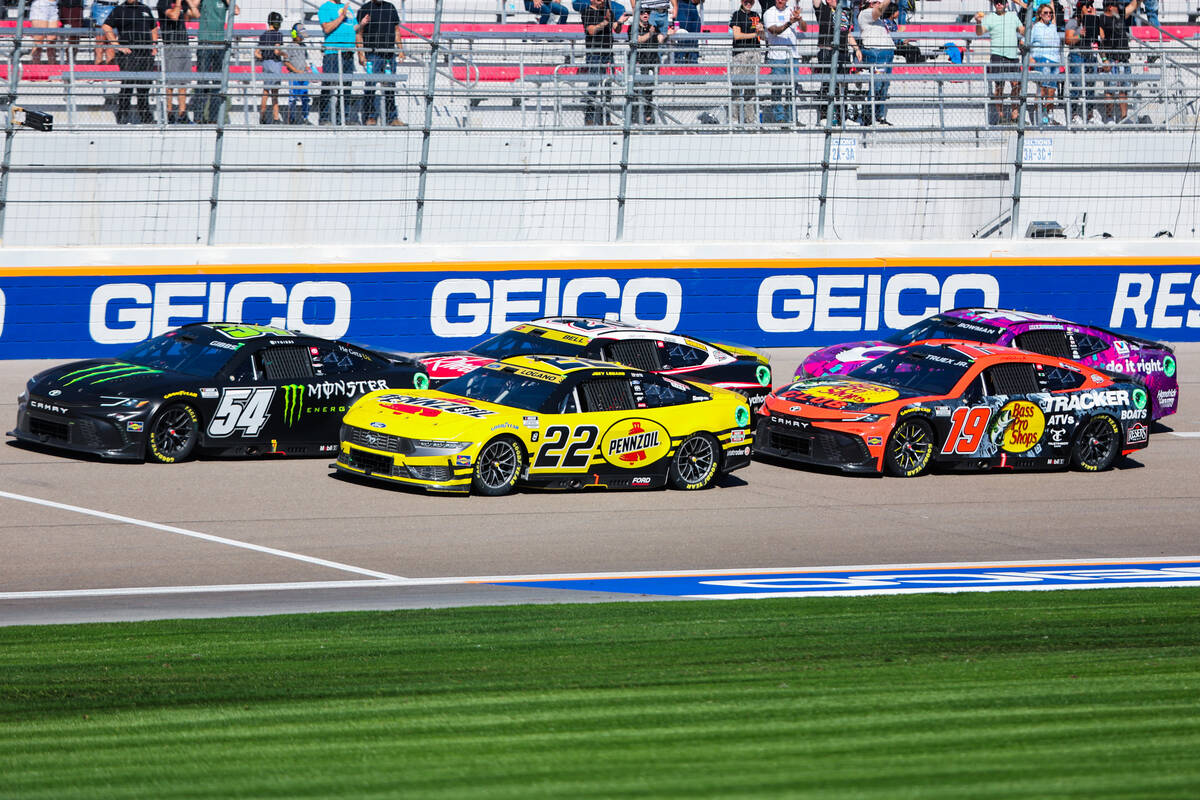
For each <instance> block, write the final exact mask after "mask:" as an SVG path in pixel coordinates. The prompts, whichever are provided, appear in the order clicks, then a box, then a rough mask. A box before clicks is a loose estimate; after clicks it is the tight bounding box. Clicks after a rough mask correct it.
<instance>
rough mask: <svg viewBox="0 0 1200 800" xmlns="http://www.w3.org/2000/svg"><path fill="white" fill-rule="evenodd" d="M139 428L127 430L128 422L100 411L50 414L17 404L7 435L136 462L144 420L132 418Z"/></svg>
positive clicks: (142, 449) (141, 453) (142, 441)
mask: <svg viewBox="0 0 1200 800" xmlns="http://www.w3.org/2000/svg"><path fill="white" fill-rule="evenodd" d="M139 422H140V424H141V425H142V426H143V429H142V430H134V431H131V430H129V421H117V420H113V419H110V418H108V417H107V416H105V415H104V412H102V411H100V410H96V411H95V412H93V413H89V411H88V410H87V409H79V408H72V409H69V410H68V411H67V413H66V414H51V413H47V412H42V411H35V410H32V409H30V408H29V404H28V402H21V403H18V404H17V426H16V428H14V429H13V430H11V431H9V432H8V435H9V436H12V437H13V438H15V439H17V440H18V441H22V442H29V443H30V444H37V445H43V446H45V447H55V448H58V449H60V450H71V451H74V452H77V453H90V454H92V455H98V456H102V457H103V458H112V459H120V460H130V461H140V460H141V459H142V458H143V457H144V454H145V436H146V434H145V430H144V425H145V422H144V421H134V426H135V427H136V426H137V425H138V424H139Z"/></svg>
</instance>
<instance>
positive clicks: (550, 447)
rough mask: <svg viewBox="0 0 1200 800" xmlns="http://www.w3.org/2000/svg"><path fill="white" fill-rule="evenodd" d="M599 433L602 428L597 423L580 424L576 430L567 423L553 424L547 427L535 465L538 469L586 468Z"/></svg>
mask: <svg viewBox="0 0 1200 800" xmlns="http://www.w3.org/2000/svg"><path fill="white" fill-rule="evenodd" d="M599 435H600V429H599V428H597V427H596V426H595V425H579V426H576V428H575V430H574V431H572V430H571V429H570V428H568V427H567V426H566V425H551V426H550V427H549V428H547V429H546V438H545V439H544V440H543V441H542V449H541V450H539V451H538V456H537V458H536V459H535V460H534V462H533V466H534V467H535V468H537V469H584V468H586V467H587V465H588V464H590V463H591V461H592V452H591V451H592V447H594V446H595V444H596V437H597V436H599ZM568 440H570V442H571V445H570V447H568V446H567V441H568ZM564 450H565V451H566V452H563V451H564Z"/></svg>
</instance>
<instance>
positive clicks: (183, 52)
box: [158, 0, 200, 125]
mask: <svg viewBox="0 0 1200 800" xmlns="http://www.w3.org/2000/svg"><path fill="white" fill-rule="evenodd" d="M189 19H200V0H158V27H159V30H161V31H162V46H163V48H162V54H163V55H162V60H163V71H164V72H166V73H168V74H171V73H175V74H179V73H184V72H186V73H189V74H190V73H191V71H192V50H191V48H190V47H189V46H188V29H187V21H188V20H189ZM187 91H188V90H187V83H186V82H185V81H183V80H182V79H180V78H168V79H167V122H168V123H170V124H184V125H186V124H188V123H190V122H191V121H192V120H191V119H190V118H189V117H188V107H187ZM172 100H173V101H174V110H172Z"/></svg>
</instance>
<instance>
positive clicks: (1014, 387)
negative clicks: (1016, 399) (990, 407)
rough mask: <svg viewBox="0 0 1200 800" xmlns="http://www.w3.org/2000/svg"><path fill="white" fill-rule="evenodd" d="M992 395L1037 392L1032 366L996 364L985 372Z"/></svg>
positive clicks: (1035, 374)
mask: <svg viewBox="0 0 1200 800" xmlns="http://www.w3.org/2000/svg"><path fill="white" fill-rule="evenodd" d="M987 377H988V383H989V384H991V387H990V388H991V393H992V394H1007V395H1011V394H1030V393H1031V392H1036V391H1038V382H1037V372H1036V371H1035V370H1034V367H1033V364H997V365H996V366H994V367H992V368H990V369H989V370H988V371H987Z"/></svg>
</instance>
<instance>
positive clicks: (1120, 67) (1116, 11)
mask: <svg viewBox="0 0 1200 800" xmlns="http://www.w3.org/2000/svg"><path fill="white" fill-rule="evenodd" d="M1137 7H1138V0H1130V3H1129V5H1123V4H1122V3H1121V2H1120V0H1104V15H1103V16H1101V17H1100V18H1099V25H1100V58H1101V59H1103V60H1104V69H1105V70H1106V71H1107V72H1108V79H1107V80H1106V81H1105V83H1106V84H1107V85H1106V86H1105V89H1104V98H1105V103H1104V121H1105V122H1125V121H1126V119H1127V118H1128V116H1129V86H1130V84H1131V83H1132V80H1131V78H1130V69H1129V18H1130V17H1132V16H1133V12H1135V11H1137Z"/></svg>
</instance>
